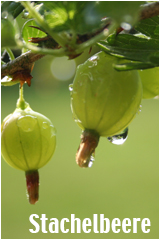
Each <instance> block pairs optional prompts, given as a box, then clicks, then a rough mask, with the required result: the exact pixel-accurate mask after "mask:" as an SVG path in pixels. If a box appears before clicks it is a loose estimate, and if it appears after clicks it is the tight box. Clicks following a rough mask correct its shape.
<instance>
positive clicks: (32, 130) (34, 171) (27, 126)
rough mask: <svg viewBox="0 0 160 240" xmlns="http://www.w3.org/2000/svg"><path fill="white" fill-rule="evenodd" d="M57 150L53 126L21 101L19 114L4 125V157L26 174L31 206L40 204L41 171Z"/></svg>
mask: <svg viewBox="0 0 160 240" xmlns="http://www.w3.org/2000/svg"><path fill="white" fill-rule="evenodd" d="M55 147H56V132H55V127H54V126H53V124H52V122H51V121H50V120H49V119H48V118H47V117H45V116H44V115H42V114H40V113H38V112H35V111H33V110H32V109H31V108H30V106H29V104H28V103H26V102H24V101H23V100H22V99H18V101H17V107H16V109H15V111H14V112H13V113H12V114H10V115H8V116H7V117H6V118H5V119H4V120H3V122H2V125H1V153H2V156H3V158H4V160H5V161H6V162H7V163H8V164H9V165H10V166H11V167H13V168H16V169H19V170H23V171H25V173H26V180H27V189H28V194H29V201H30V203H31V204H34V203H35V202H36V201H37V200H38V185H39V176H38V169H39V168H41V167H43V166H44V165H46V164H47V163H48V161H49V160H50V159H51V157H52V155H53V153H54V151H55Z"/></svg>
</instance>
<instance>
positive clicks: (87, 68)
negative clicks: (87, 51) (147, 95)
mask: <svg viewBox="0 0 160 240" xmlns="http://www.w3.org/2000/svg"><path fill="white" fill-rule="evenodd" d="M115 62H116V58H115V57H113V56H110V55H108V54H106V53H104V52H99V53H97V54H95V55H94V56H92V57H91V58H89V59H88V60H87V61H86V62H84V64H81V65H79V66H78V67H77V71H76V75H75V78H74V81H73V85H72V86H70V90H71V109H72V112H73V115H74V118H75V121H76V122H77V124H78V125H79V126H80V127H81V129H82V130H83V133H82V136H81V143H82V144H81V145H80V147H79V149H78V152H77V155H76V161H77V163H78V165H79V166H81V167H86V166H88V165H90V159H91V155H92V154H93V153H94V150H95V147H96V146H97V145H98V141H99V137H100V136H103V137H107V138H108V137H111V136H113V135H116V134H118V133H120V132H122V131H123V130H124V129H125V128H127V126H128V125H129V124H130V122H131V121H132V120H133V118H134V117H135V115H136V113H137V112H138V111H139V107H140V103H141V99H142V83H141V80H140V78H139V74H138V72H137V71H135V70H134V71H122V72H118V71H116V70H115V69H114V68H113V64H114V63H115ZM88 136H89V137H88ZM85 143H86V144H85ZM84 149H85V150H84Z"/></svg>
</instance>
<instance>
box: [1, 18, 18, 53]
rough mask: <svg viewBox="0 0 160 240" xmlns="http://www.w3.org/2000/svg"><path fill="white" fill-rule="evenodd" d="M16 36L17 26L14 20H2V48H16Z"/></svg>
mask: <svg viewBox="0 0 160 240" xmlns="http://www.w3.org/2000/svg"><path fill="white" fill-rule="evenodd" d="M15 35H16V26H15V24H14V21H13V19H12V18H11V17H10V16H8V18H7V19H2V21H1V36H2V38H1V47H2V48H4V47H10V48H13V47H16V46H17V44H16V41H15Z"/></svg>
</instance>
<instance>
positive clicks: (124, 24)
mask: <svg viewBox="0 0 160 240" xmlns="http://www.w3.org/2000/svg"><path fill="white" fill-rule="evenodd" d="M121 27H122V28H123V29H124V30H126V31H129V30H131V28H132V26H131V25H130V24H129V23H126V22H122V23H121Z"/></svg>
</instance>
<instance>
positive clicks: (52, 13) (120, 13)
mask: <svg viewBox="0 0 160 240" xmlns="http://www.w3.org/2000/svg"><path fill="white" fill-rule="evenodd" d="M40 3H41V4H42V5H41V8H40V9H39V12H40V13H41V14H42V15H43V16H44V19H45V21H46V22H47V24H48V25H49V26H50V28H52V29H53V30H54V31H56V32H60V31H69V32H70V31H71V32H73V31H74V32H76V33H77V34H81V35H83V34H86V33H88V34H89V33H93V32H95V31H97V30H98V29H102V28H103V27H104V26H105V25H106V23H108V19H109V18H111V19H113V20H114V21H116V22H117V24H120V23H121V22H128V23H129V24H133V23H135V22H136V20H137V16H138V9H139V6H140V4H141V2H140V1H138V2H137V1H136V2H134V1H131V2H129V1H127V2H123V1H113V2H112V1H99V2H97V1H44V2H40Z"/></svg>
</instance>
